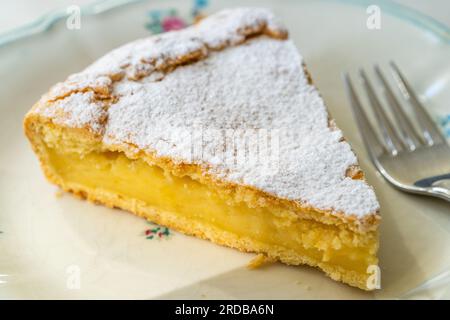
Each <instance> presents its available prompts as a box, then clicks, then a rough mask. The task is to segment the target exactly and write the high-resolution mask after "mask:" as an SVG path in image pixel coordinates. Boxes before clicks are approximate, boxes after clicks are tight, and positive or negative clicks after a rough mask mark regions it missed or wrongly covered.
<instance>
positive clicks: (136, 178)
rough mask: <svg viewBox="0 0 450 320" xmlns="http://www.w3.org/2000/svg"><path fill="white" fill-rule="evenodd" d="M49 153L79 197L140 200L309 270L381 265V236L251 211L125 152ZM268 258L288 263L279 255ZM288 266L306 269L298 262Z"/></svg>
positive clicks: (281, 212)
mask: <svg viewBox="0 0 450 320" xmlns="http://www.w3.org/2000/svg"><path fill="white" fill-rule="evenodd" d="M45 149H46V153H47V157H48V162H49V165H50V167H51V170H52V171H54V174H56V176H58V177H59V178H58V179H61V180H63V181H64V182H65V184H66V185H70V184H73V186H76V187H74V189H76V188H80V190H75V191H83V190H82V189H83V188H88V189H89V190H93V189H94V190H102V192H103V191H105V192H110V193H114V194H116V195H118V196H119V197H121V198H123V199H134V200H138V201H140V202H142V203H144V204H145V206H147V207H150V208H156V209H157V210H159V211H161V212H170V213H171V214H175V215H176V216H179V217H183V218H184V219H188V220H189V221H195V222H196V223H200V224H201V225H202V226H205V227H213V228H216V229H219V230H223V231H226V232H228V233H230V234H232V235H233V236H235V237H237V238H249V239H250V240H251V241H255V242H256V243H262V244H263V245H264V247H265V248H271V247H273V248H277V250H275V251H274V252H278V251H279V248H282V249H285V250H288V251H291V252H292V253H294V254H297V255H298V256H302V257H307V259H308V261H309V263H308V264H314V265H318V266H320V267H323V266H336V267H339V268H340V269H344V270H349V271H354V272H356V273H358V274H361V275H366V271H367V267H368V266H369V265H373V264H377V259H376V257H375V253H376V249H377V239H376V235H375V233H367V234H358V233H356V232H353V231H350V230H348V229H345V228H344V226H335V225H327V224H324V223H321V222H317V221H313V220H311V219H302V218H300V217H299V215H298V214H297V213H295V212H292V211H290V210H287V209H286V208H282V207H273V206H271V207H268V206H262V207H257V208H251V207H249V206H248V205H247V204H246V203H245V202H244V201H239V200H236V198H234V197H233V196H231V195H229V194H227V193H225V192H221V191H220V190H219V189H217V188H215V189H213V188H210V187H209V186H207V185H205V184H202V183H200V182H198V181H196V180H194V179H192V178H191V177H190V176H182V177H179V176H175V175H173V174H172V173H170V172H167V171H164V170H163V169H162V168H160V167H159V166H156V165H149V164H147V163H146V162H145V161H144V160H142V159H129V158H127V157H126V156H125V155H124V154H123V153H121V152H110V151H105V152H99V151H91V152H88V153H86V154H80V153H77V152H74V151H73V148H68V150H65V149H64V148H63V147H61V146H59V147H58V148H55V147H53V146H51V147H49V146H46V147H45ZM211 240H213V241H214V239H211ZM255 251H257V250H255ZM266 251H270V250H266ZM264 253H265V254H267V255H270V256H272V257H273V258H277V259H280V260H286V259H283V257H277V256H276V253H273V252H264ZM284 262H286V263H290V264H301V263H305V261H304V260H301V259H299V260H296V259H295V258H294V259H291V258H290V259H289V261H284Z"/></svg>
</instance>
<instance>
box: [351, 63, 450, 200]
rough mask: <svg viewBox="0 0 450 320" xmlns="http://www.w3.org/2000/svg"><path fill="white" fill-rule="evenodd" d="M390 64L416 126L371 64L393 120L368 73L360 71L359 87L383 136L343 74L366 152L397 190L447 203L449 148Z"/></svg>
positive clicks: (392, 64)
mask: <svg viewBox="0 0 450 320" xmlns="http://www.w3.org/2000/svg"><path fill="white" fill-rule="evenodd" d="M390 68H391V71H392V75H393V77H394V79H395V82H396V84H397V86H398V88H399V90H400V92H401V95H402V96H403V97H404V99H405V100H406V101H407V102H408V105H409V106H410V107H411V109H412V111H413V114H414V116H415V118H416V121H417V124H418V127H419V128H420V130H416V129H415V128H414V125H413V121H412V120H411V119H410V118H409V117H408V116H407V114H406V112H405V111H404V110H403V107H402V105H401V104H400V103H399V101H398V100H397V98H396V97H395V95H394V92H393V91H392V89H391V87H390V86H389V84H388V83H387V80H386V78H385V77H384V75H383V73H382V72H381V70H380V68H379V67H378V66H375V67H374V69H375V74H376V76H377V78H378V80H379V83H380V86H381V88H382V90H383V95H384V97H385V101H386V102H387V105H388V106H389V107H390V108H391V111H392V113H393V115H394V117H393V118H394V119H395V121H392V120H391V119H390V118H389V117H388V115H387V113H386V112H385V109H384V108H383V106H382V103H381V102H380V100H379V98H378V97H377V95H376V93H375V90H374V89H373V86H372V84H371V82H370V81H369V79H368V77H367V74H366V73H365V72H364V70H362V69H361V70H360V76H361V79H362V85H363V87H364V89H365V91H366V94H367V96H368V100H369V102H370V106H371V107H372V110H373V113H374V115H375V119H376V122H377V123H378V126H379V129H380V133H381V135H380V136H381V139H380V138H379V137H380V136H379V135H377V133H376V131H375V130H374V128H373V127H372V125H371V123H370V122H369V119H368V117H367V115H366V112H365V111H364V110H363V107H362V105H361V102H360V100H359V98H358V96H357V94H356V92H355V89H354V86H353V84H352V82H351V80H350V76H349V75H348V74H347V73H346V74H344V75H343V77H344V83H345V87H346V91H347V94H348V98H349V100H350V104H351V107H352V110H353V115H354V118H355V119H356V121H357V124H358V128H359V131H360V132H361V135H362V138H363V141H364V144H365V147H366V149H367V151H368V153H369V156H370V158H371V160H372V162H373V164H374V165H375V167H376V168H377V170H378V171H379V172H380V173H381V174H382V175H383V177H384V178H385V179H386V180H387V181H388V182H390V183H391V184H392V185H394V186H395V187H397V188H398V189H400V190H403V191H406V192H411V193H417V194H423V195H428V196H434V197H438V198H442V199H445V200H447V201H450V147H449V146H448V145H447V141H446V140H445V138H444V137H443V135H442V134H441V132H440V131H439V129H438V128H437V126H436V124H435V123H434V121H433V120H432V119H431V118H430V116H429V115H428V113H427V112H426V111H425V109H424V107H423V106H422V104H421V103H420V101H419V100H418V98H417V96H416V95H415V94H414V92H413V90H412V88H411V86H410V85H409V83H408V82H407V81H406V79H405V77H404V76H403V74H402V73H401V72H400V70H399V68H398V67H397V65H396V64H394V63H393V62H391V63H390ZM394 123H396V124H397V126H395V125H394Z"/></svg>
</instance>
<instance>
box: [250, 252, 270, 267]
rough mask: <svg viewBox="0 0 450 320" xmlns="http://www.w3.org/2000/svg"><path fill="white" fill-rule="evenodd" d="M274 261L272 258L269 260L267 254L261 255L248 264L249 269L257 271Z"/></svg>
mask: <svg viewBox="0 0 450 320" xmlns="http://www.w3.org/2000/svg"><path fill="white" fill-rule="evenodd" d="M273 261H274V260H273V259H272V258H269V257H268V256H266V255H265V254H262V253H259V254H258V255H257V256H256V257H254V258H253V259H252V260H250V261H249V263H248V264H247V268H248V269H257V268H260V267H262V266H263V265H265V264H268V263H271V262H273Z"/></svg>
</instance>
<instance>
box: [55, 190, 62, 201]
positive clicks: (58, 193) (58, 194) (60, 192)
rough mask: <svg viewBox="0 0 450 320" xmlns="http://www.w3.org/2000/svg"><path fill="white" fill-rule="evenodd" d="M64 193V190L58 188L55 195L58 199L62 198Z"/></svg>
mask: <svg viewBox="0 0 450 320" xmlns="http://www.w3.org/2000/svg"><path fill="white" fill-rule="evenodd" d="M63 195H64V191H62V190H61V189H58V190H56V192H55V197H56V198H57V199H59V198H61V197H62V196H63Z"/></svg>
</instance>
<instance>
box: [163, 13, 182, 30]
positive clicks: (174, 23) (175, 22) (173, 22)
mask: <svg viewBox="0 0 450 320" xmlns="http://www.w3.org/2000/svg"><path fill="white" fill-rule="evenodd" d="M161 25H162V28H163V30H164V31H171V30H180V29H183V28H184V27H185V26H186V23H184V21H183V20H181V18H179V17H175V16H170V17H165V18H164V19H163V21H162V22H161Z"/></svg>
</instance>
